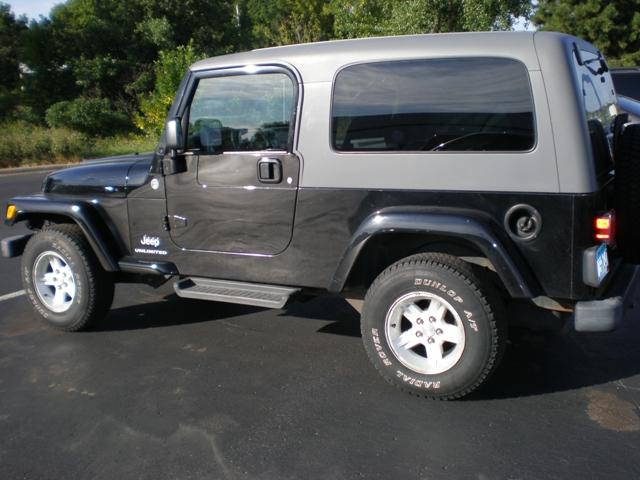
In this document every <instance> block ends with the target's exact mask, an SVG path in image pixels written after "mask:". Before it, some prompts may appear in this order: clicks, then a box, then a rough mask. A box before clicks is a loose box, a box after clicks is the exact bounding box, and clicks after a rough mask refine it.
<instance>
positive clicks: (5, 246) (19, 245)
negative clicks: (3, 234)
mask: <svg viewBox="0 0 640 480" xmlns="http://www.w3.org/2000/svg"><path fill="white" fill-rule="evenodd" d="M32 236H33V233H27V234H25V235H16V236H14V237H7V238H3V239H2V240H0V253H2V256H3V257H5V258H13V257H19V256H20V255H22V252H24V247H25V245H26V244H27V242H28V241H29V239H30V238H31V237H32Z"/></svg>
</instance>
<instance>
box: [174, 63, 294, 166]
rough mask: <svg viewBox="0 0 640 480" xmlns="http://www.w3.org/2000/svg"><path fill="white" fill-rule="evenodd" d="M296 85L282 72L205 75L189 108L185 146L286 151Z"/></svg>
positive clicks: (205, 149)
mask: <svg viewBox="0 0 640 480" xmlns="http://www.w3.org/2000/svg"><path fill="white" fill-rule="evenodd" d="M293 103H294V88H293V82H292V81H291V79H290V78H289V77H288V76H287V75H286V74H284V73H262V74H253V75H233V76H220V77H211V78H203V79H201V80H199V82H198V86H197V89H196V92H195V94H194V96H193V100H192V101H191V105H190V109H189V123H188V127H187V149H188V150H197V151H200V152H203V153H219V152H224V151H234V152H246V151H259V150H287V147H288V143H289V128H290V124H291V118H292V114H293Z"/></svg>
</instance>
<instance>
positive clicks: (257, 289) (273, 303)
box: [173, 277, 300, 308]
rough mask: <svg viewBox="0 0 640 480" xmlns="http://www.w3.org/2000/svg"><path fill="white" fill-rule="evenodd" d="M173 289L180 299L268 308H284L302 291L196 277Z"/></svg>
mask: <svg viewBox="0 0 640 480" xmlns="http://www.w3.org/2000/svg"><path fill="white" fill-rule="evenodd" d="M173 288H174V290H175V291H176V294H177V295H178V296H179V297H184V298H196V299H198V300H212V301H215V302H227V303H239V304H241V305H253V306H255V307H266V308H282V307H284V305H285V304H286V303H287V301H288V300H289V298H290V297H291V295H292V294H294V293H295V292H297V291H298V290H300V289H299V288H291V287H278V286H274V285H261V284H258V283H243V282H233V281H229V280H211V279H209V278H196V277H191V278H185V279H184V280H180V281H179V282H176V283H174V284H173Z"/></svg>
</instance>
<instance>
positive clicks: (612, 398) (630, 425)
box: [587, 390, 640, 432]
mask: <svg viewBox="0 0 640 480" xmlns="http://www.w3.org/2000/svg"><path fill="white" fill-rule="evenodd" d="M587 398H588V399H589V405H588V406H587V414H588V415H589V418H590V419H591V420H593V421H594V422H596V423H597V424H598V425H600V426H601V427H602V428H606V429H607V430H613V431H615V432H638V431H640V417H639V416H638V409H637V408H636V406H635V405H634V404H633V403H632V402H629V401H627V400H623V399H621V398H619V397H618V396H617V395H615V394H613V393H608V392H602V391H599V390H591V391H589V392H588V393H587Z"/></svg>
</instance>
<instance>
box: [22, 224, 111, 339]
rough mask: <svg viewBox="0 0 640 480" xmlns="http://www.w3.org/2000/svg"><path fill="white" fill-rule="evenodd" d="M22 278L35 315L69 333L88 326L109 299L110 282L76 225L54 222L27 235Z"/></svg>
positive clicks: (109, 301)
mask: <svg viewBox="0 0 640 480" xmlns="http://www.w3.org/2000/svg"><path fill="white" fill-rule="evenodd" d="M22 282H23V285H24V288H25V290H26V291H27V294H28V296H29V299H30V300H31V303H32V304H33V306H34V308H35V310H36V312H38V314H39V315H40V317H41V318H42V319H44V320H45V321H46V322H47V323H48V324H49V325H51V326H53V327H55V328H57V329H59V330H65V331H69V332H72V331H78V330H83V329H87V328H89V327H90V326H91V325H92V324H93V323H94V322H95V321H96V320H98V319H100V318H101V317H102V316H103V315H104V314H105V313H106V311H107V310H108V309H109V307H110V306H111V302H112V300H113V282H112V281H111V279H110V278H109V277H108V275H107V274H106V272H104V270H102V268H101V267H100V265H99V263H98V260H97V259H96V258H95V255H94V253H93V251H92V250H91V247H90V246H89V244H88V243H87V241H86V239H85V237H84V235H83V234H82V231H81V230H80V228H78V227H77V226H76V225H67V224H65V225H55V226H52V227H48V228H46V229H44V230H41V231H40V232H38V233H37V234H35V235H34V236H33V237H31V239H30V240H29V242H28V243H27V245H26V247H25V250H24V253H23V255H22Z"/></svg>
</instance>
